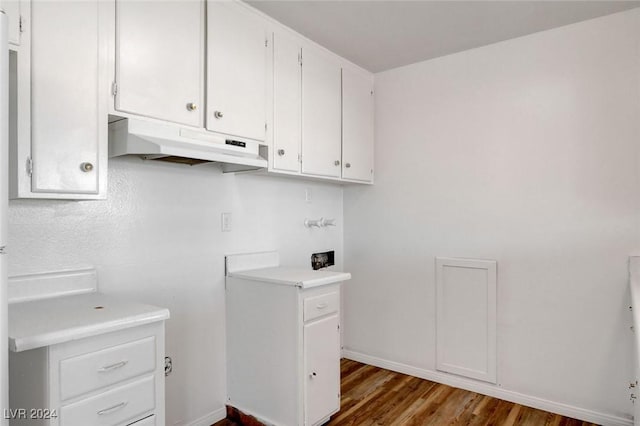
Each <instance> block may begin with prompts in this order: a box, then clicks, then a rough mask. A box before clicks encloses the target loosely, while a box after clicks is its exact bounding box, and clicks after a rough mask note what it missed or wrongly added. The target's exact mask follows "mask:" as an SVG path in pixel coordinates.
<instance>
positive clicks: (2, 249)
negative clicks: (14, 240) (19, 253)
mask: <svg viewBox="0 0 640 426" xmlns="http://www.w3.org/2000/svg"><path fill="white" fill-rule="evenodd" d="M6 249H7V247H6V246H0V254H6V251H5V250H6Z"/></svg>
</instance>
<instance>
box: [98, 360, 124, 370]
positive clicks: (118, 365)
mask: <svg viewBox="0 0 640 426" xmlns="http://www.w3.org/2000/svg"><path fill="white" fill-rule="evenodd" d="M128 363H129V361H127V360H126V359H125V360H124V361H120V362H116V363H115V364H111V365H105V366H104V367H102V368H99V369H98V373H108V372H109V371H113V370H117V369H118V368H122V367H124V366H125V365H127V364H128Z"/></svg>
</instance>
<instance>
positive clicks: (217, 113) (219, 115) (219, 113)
mask: <svg viewBox="0 0 640 426" xmlns="http://www.w3.org/2000/svg"><path fill="white" fill-rule="evenodd" d="M213 116H214V117H215V118H217V119H218V120H219V119H221V118H222V117H224V114H222V111H215V112H214V113H213Z"/></svg>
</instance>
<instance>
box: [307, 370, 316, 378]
mask: <svg viewBox="0 0 640 426" xmlns="http://www.w3.org/2000/svg"><path fill="white" fill-rule="evenodd" d="M316 376H317V374H316V372H315V371H314V372H313V373H311V374H309V378H311V379H313V378H314V377H316Z"/></svg>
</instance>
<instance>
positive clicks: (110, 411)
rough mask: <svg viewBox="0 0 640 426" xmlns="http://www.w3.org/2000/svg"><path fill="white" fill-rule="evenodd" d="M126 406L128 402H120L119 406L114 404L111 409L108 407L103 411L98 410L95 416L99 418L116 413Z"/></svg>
mask: <svg viewBox="0 0 640 426" xmlns="http://www.w3.org/2000/svg"><path fill="white" fill-rule="evenodd" d="M127 404H128V402H126V401H124V402H121V403H120V404H116V405H114V406H113V407H109V408H105V409H104V410H100V411H98V412H97V413H96V414H98V415H99V416H105V415H107V414H111V413H113V412H116V411H118V410H122V409H123V408H124V407H126V406H127Z"/></svg>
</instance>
